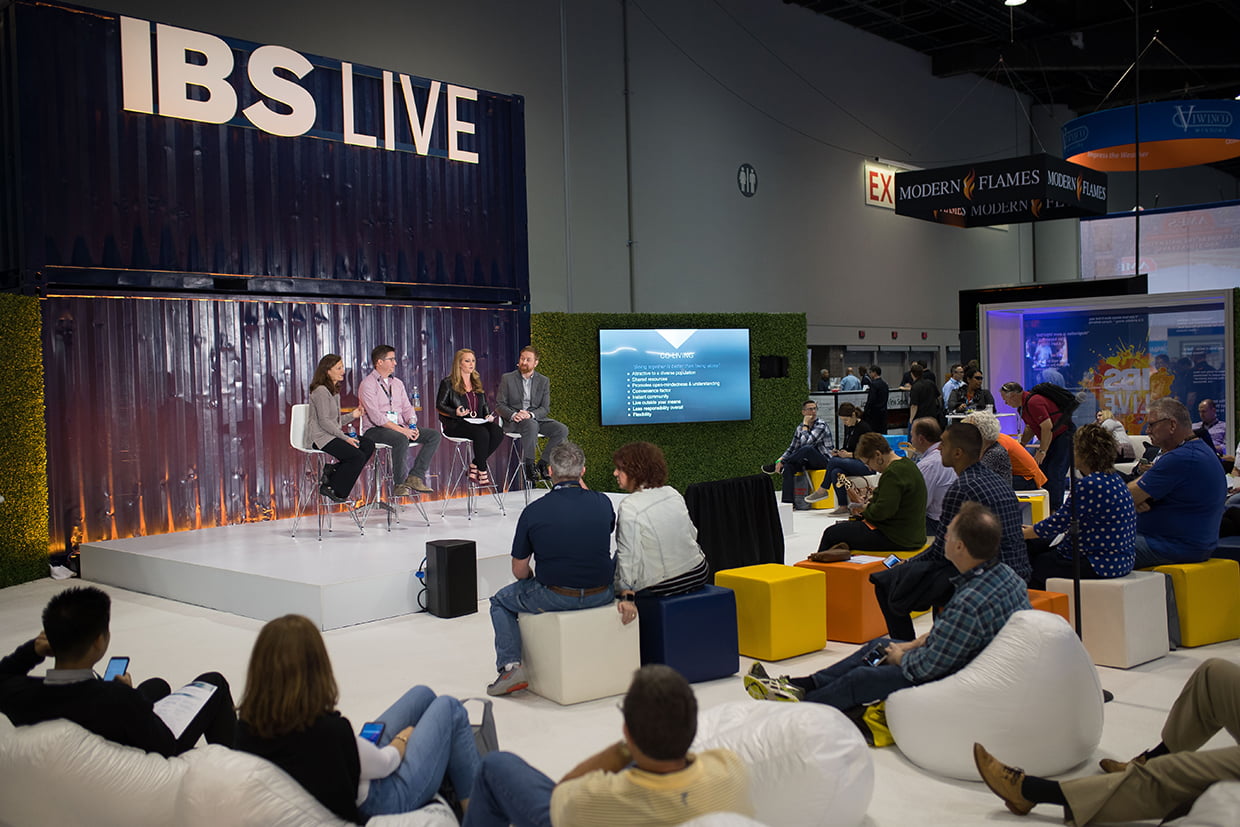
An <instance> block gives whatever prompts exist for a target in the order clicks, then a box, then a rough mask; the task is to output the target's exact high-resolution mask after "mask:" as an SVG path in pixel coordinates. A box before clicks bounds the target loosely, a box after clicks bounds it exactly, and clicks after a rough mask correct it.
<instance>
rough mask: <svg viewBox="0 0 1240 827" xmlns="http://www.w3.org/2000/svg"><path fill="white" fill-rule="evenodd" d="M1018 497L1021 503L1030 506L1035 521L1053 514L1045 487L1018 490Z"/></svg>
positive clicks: (1040, 520) (1037, 521)
mask: <svg viewBox="0 0 1240 827" xmlns="http://www.w3.org/2000/svg"><path fill="white" fill-rule="evenodd" d="M1016 499H1017V500H1018V501H1019V502H1020V503H1022V504H1026V505H1028V506H1029V511H1030V514H1031V516H1032V519H1033V521H1034V522H1035V523H1040V522H1042V521H1043V520H1045V519H1046V518H1047V517H1049V516H1051V503H1050V499H1049V495H1048V494H1047V493H1046V489H1044V488H1035V489H1034V490H1032V491H1017V492H1016ZM1022 519H1023V518H1022Z"/></svg>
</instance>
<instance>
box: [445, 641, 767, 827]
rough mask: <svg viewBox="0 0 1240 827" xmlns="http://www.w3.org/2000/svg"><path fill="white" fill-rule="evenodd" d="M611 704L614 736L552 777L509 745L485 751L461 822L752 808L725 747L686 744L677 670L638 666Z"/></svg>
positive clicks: (686, 713)
mask: <svg viewBox="0 0 1240 827" xmlns="http://www.w3.org/2000/svg"><path fill="white" fill-rule="evenodd" d="M620 711H621V713H622V714H623V715H624V726H623V728H622V730H621V731H622V732H623V735H624V737H623V738H622V739H621V740H620V741H617V742H616V743H614V744H612V745H611V746H609V747H607V748H605V749H603V750H602V751H601V752H599V753H597V754H596V755H593V756H591V757H589V758H587V759H586V760H584V761H582V762H581V763H580V764H578V765H577V766H576V767H574V768H573V769H572V770H570V771H569V772H568V774H567V775H565V776H564V777H563V778H562V779H560V783H558V784H557V783H555V782H554V781H552V780H551V779H550V778H548V777H547V776H546V775H544V774H543V773H541V772H539V771H538V770H536V769H534V768H533V767H531V766H530V765H529V764H527V763H526V762H525V761H523V760H521V759H520V758H518V757H517V756H515V755H513V754H512V753H508V752H492V753H490V754H489V755H487V756H486V757H485V758H483V759H482V770H481V772H480V773H479V774H478V780H477V782H476V783H475V785H474V789H475V795H474V799H473V802H472V804H471V806H470V808H469V810H468V811H467V812H466V814H465V821H464V825H465V827H508V825H509V824H514V825H518V827H550V825H552V824H561V825H563V824H582V825H586V824H588V825H591V827H624V826H625V825H633V826H634V827H637V826H638V825H672V824H682V823H684V822H686V821H690V820H692V819H695V818H697V817H698V816H702V815H705V814H707V813H740V814H742V815H745V816H752V815H753V806H752V804H751V803H750V799H749V773H748V770H747V769H746V768H745V765H744V764H743V763H742V762H741V759H740V758H739V757H737V755H736V754H735V753H734V752H732V751H731V750H726V749H712V750H707V751H705V752H701V753H698V754H696V755H695V754H693V753H690V752H689V747H690V745H691V744H692V743H693V737H694V735H695V734H696V733H697V719H698V715H697V699H696V698H695V697H694V694H693V689H692V687H690V686H689V684H688V682H687V681H685V679H684V678H683V677H682V676H681V675H680V673H679V672H677V671H676V670H675V669H672V668H671V667H669V666H664V665H662V664H649V665H647V666H643V667H642V668H641V669H639V670H638V671H637V672H636V673H635V674H634V676H633V682H632V684H630V685H629V690H628V693H627V694H626V695H625V696H624V701H623V702H622V703H621V704H620Z"/></svg>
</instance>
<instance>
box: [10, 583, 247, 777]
mask: <svg viewBox="0 0 1240 827" xmlns="http://www.w3.org/2000/svg"><path fill="white" fill-rule="evenodd" d="M111 616H112V600H111V598H110V597H108V595H107V593H106V592H103V591H101V590H100V589H96V588H94V587H93V586H86V587H78V588H69V589H65V590H64V591H62V592H60V593H59V594H57V595H56V596H55V597H53V598H52V599H51V600H50V601H48V604H47V608H45V609H44V610H43V631H41V632H40V633H39V635H38V636H37V637H36V638H34V639H33V640H30V641H27V642H26V643H23V644H22V645H21V646H19V647H17V650H16V651H14V652H13V653H12V654H11V655H9V656H8V657H6V658H4V660H0V712H3V713H4V714H5V715H7V716H8V717H9V720H11V721H12V722H13V723H14V724H15V725H17V726H24V725H27V724H37V723H39V722H41V721H51V720H55V719H57V718H63V719H65V720H68V721H73V722H74V723H75V724H77V725H78V726H81V727H83V728H85V729H88V730H90V731H91V732H93V733H95V734H96V735H99V736H101V737H103V738H106V739H108V740H109V741H114V742H115V743H118V744H125V745H126V746H130V747H137V748H138V749H141V750H146V751H147V752H155V753H159V754H160V755H163V756H165V757H170V756H173V755H180V754H181V753H183V752H185V751H187V750H189V749H191V748H193V746H194V745H195V744H196V743H198V739H199V738H201V737H203V736H204V735H205V736H206V739H207V741H208V742H210V743H212V744H223V745H224V746H226V747H231V746H232V745H233V738H234V735H235V731H236V725H237V716H236V714H235V713H234V712H233V697H232V693H231V691H230V690H229V686H228V681H226V680H225V679H224V676H223V675H221V674H219V673H218V672H207V673H204V674H202V675H199V676H198V677H197V678H195V679H194V682H195V683H196V684H202V685H203V687H202V688H203V689H206V687H214V688H213V689H209V690H207V691H209V693H210V694H209V696H208V697H207V698H206V700H205V702H204V703H203V704H202V706H201V707H200V708H199V709H198V710H197V712H196V713H195V714H194V716H193V717H192V718H191V719H190V720H189V722H188V724H186V725H185V728H184V729H183V730H182V731H180V732H179V733H174V732H173V730H172V729H171V728H170V726H169V724H167V723H165V722H164V720H163V718H161V717H160V715H159V704H158V702H159V701H161V700H162V699H164V698H166V697H167V696H169V695H170V694H172V688H171V687H170V686H169V685H168V683H167V681H165V680H163V679H162V678H149V679H148V680H145V681H143V682H142V683H141V684H139V685H138V686H137V687H134V685H133V678H131V677H130V676H129V672H128V671H127V670H128V665H129V664H128V660H129V659H128V658H120V659H117V658H114V659H113V660H117V661H123V662H124V665H123V666H122V665H120V664H119V663H118V664H117V666H115V667H113V668H114V669H120V672H119V673H118V674H116V676H115V677H114V678H113V679H112V680H106V681H105V680H103V679H101V678H100V677H99V676H98V675H97V674H95V670H94V667H95V665H96V664H97V663H99V661H100V660H102V659H103V656H104V654H105V653H106V652H107V651H108V645H109V644H110V642H111V640H112V633H111V631H110V629H109V624H110V622H111ZM49 655H50V656H52V657H54V658H55V659H56V661H55V664H54V665H53V667H52V668H51V669H49V670H47V675H46V676H45V677H43V678H35V677H31V676H30V675H28V674H27V673H29V672H30V670H31V669H33V668H34V667H35V666H37V665H39V664H40V663H41V662H42V661H43V659H44V658H46V657H48V656H49ZM200 694H202V693H200ZM177 726H178V728H179V725H177Z"/></svg>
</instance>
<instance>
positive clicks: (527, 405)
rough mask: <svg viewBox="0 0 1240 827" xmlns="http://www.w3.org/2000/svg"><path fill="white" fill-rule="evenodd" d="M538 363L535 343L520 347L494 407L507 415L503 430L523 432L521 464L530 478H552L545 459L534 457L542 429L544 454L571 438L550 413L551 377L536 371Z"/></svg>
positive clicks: (501, 381) (500, 382) (566, 429)
mask: <svg viewBox="0 0 1240 827" xmlns="http://www.w3.org/2000/svg"><path fill="white" fill-rule="evenodd" d="M537 367H538V351H537V350H536V349H535V348H534V346H533V345H526V346H525V347H523V348H521V355H520V357H519V358H518V359H517V369H516V370H514V371H512V372H511V373H505V374H504V375H503V376H502V377H500V380H499V394H498V395H497V396H496V400H495V409H496V410H497V411H498V412H499V414H500V416H502V417H504V430H505V431H507V432H509V433H518V434H520V435H521V464H522V465H523V466H524V467H525V477H526V479H528V480H529V481H530V482H536V481H537V480H539V479H540V478H549V475H548V473H547V462H546V460H539V461H538V462H537V463H535V461H534V458H535V456H536V455H537V453H538V435H539V433H542V435H543V436H545V437H547V448H546V450H544V451H543V456H548V455H549V454H550V453H551V449H552V448H554V447H555V446H557V445H559V444H560V443H561V442H563V441H564V440H565V439H567V438H568V427H567V426H566V425H564V424H563V423H561V422H556V421H555V420H554V419H552V418H551V417H550V416H548V414H549V413H550V410H551V380H550V379H548V378H547V377H546V376H543V375H542V374H541V373H539V372H538V371H536V370H535V368H537Z"/></svg>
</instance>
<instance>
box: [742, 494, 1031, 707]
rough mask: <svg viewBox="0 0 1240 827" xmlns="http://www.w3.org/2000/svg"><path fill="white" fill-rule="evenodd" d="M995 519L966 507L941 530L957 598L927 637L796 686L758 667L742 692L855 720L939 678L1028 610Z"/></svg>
mask: <svg viewBox="0 0 1240 827" xmlns="http://www.w3.org/2000/svg"><path fill="white" fill-rule="evenodd" d="M1002 533H1003V531H1002V526H1001V524H1000V522H999V519H998V518H997V517H995V515H994V513H993V512H991V511H990V509H988V508H986V506H984V505H981V504H979V503H975V502H967V503H965V504H964V505H962V506H961V507H960V510H959V511H958V512H957V513H956V516H955V517H954V518H953V519H952V521H951V523H950V524H949V525H948V527H947V541H946V546H945V550H946V554H947V559H948V560H950V561H951V563H952V565H953V566H955V567H956V572H957V574H956V577H955V578H954V583H955V586H956V593H955V594H954V595H952V598H951V600H949V601H948V603H947V605H946V606H945V607H944V608H943V612H942V614H940V615H939V617H938V619H937V620H936V621H935V622H934V626H933V627H932V628H931V629H930V631H929V632H927V633H926V634H924V635H922V636H920V637H918V638H917V639H916V640H910V641H894V640H892V639H890V638H885V637H882V638H876V639H874V640H871V641H870V642H869V643H866V644H864V645H863V646H862V647H861V648H860V649H858V650H857V651H856V652H854V653H853V654H852V655H849V656H848V657H846V658H844V659H843V660H842V661H840V662H839V663H836V664H835V665H833V666H829V667H827V668H826V669H823V670H821V671H819V672H815V673H814V674H812V675H806V676H805V677H801V678H790V677H787V676H780V677H777V678H772V677H770V676H769V675H767V673H766V669H765V668H764V667H763V666H762V664H761V663H755V664H754V665H753V668H752V669H751V670H750V672H749V674H747V675H745V676H744V684H745V689H746V691H747V692H748V693H749V694H750V695H751V696H752V697H754V698H757V699H759V700H768V701H802V700H804V701H812V702H814V703H820V704H827V705H829V706H834V707H835V708H837V709H840V710H842V711H844V712H845V713H851V717H853V718H854V719H856V720H860V715H859V714H857V713H859V712H860V711H861V708H862V707H863V705H865V704H868V703H870V702H872V701H881V700H883V699H885V698H886V697H887V696H888V695H890V694H891V693H892V692H895V691H897V690H899V689H904V688H905V687H909V686H916V685H917V684H921V683H929V682H930V681H937V680H939V679H940V678H945V677H947V676H948V675H951V674H952V673H954V672H958V671H960V670H961V669H963V668H964V667H965V666H966V665H967V664H968V663H969V662H970V661H972V660H973V658H975V657H976V656H977V655H978V654H979V653H980V652H981V651H982V650H983V649H985V648H986V646H987V645H989V643H990V641H991V640H993V639H994V637H995V635H997V634H998V633H999V630H1000V629H1002V628H1003V624H1005V623H1007V619H1008V618H1009V617H1011V616H1012V613H1013V612H1018V611H1020V610H1021V609H1028V608H1029V595H1028V592H1027V591H1026V589H1025V581H1024V580H1022V579H1021V578H1020V577H1018V576H1017V574H1016V572H1014V571H1012V569H1011V568H1009V567H1008V565H1007V564H1006V563H1004V562H1003V561H1001V560H1000V559H999V541H1000V538H1001V537H1002Z"/></svg>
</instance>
